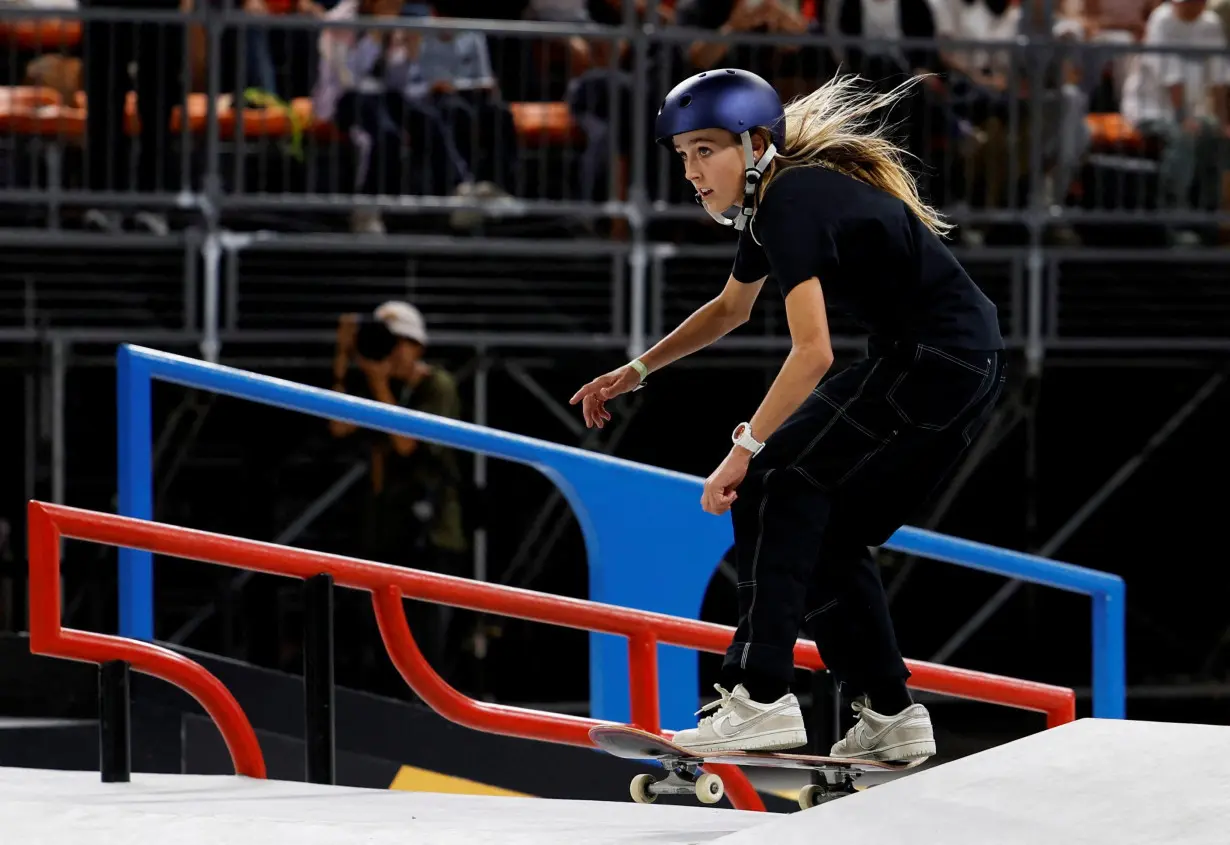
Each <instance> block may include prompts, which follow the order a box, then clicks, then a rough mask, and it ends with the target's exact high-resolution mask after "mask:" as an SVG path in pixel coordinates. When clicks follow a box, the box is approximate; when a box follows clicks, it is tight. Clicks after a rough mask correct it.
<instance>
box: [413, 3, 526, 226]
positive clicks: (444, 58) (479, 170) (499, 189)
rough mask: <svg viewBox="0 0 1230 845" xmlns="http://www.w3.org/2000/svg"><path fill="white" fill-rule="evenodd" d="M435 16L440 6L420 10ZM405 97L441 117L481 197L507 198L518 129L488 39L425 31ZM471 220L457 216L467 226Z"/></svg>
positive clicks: (514, 166) (416, 49) (514, 168)
mask: <svg viewBox="0 0 1230 845" xmlns="http://www.w3.org/2000/svg"><path fill="white" fill-rule="evenodd" d="M419 8H420V9H422V10H423V11H425V12H426V13H427V14H429V15H432V16H435V15H436V14H437V12H436V8H435V6H434V5H433V4H431V3H427V4H424V5H423V6H420V7H419ZM409 60H410V62H411V63H412V65H413V67H411V68H409V69H408V72H407V75H406V83H405V84H404V85H403V86H402V93H403V95H404V96H405V97H406V99H407V100H408V101H409V102H410V104H411V106H412V107H413V108H414V109H415V110H417V111H421V112H423V113H431V114H438V115H439V116H440V119H441V120H443V122H444V125H445V126H447V127H449V130H450V131H451V133H452V138H453V144H454V145H455V148H456V149H458V150H459V151H460V152H461V155H462V157H463V158H465V159H466V162H467V164H468V167H469V170H470V171H471V172H472V173H474V174H475V175H476V176H477V177H478V179H479V180H480V181H478V182H477V184H476V185H475V186H474V190H473V193H474V195H475V196H477V197H479V198H480V199H487V200H504V199H507V198H508V196H509V193H510V191H511V189H512V188H513V187H514V183H515V181H516V174H517V127H516V125H515V124H514V122H513V116H512V111H511V110H510V109H509V107H508V106H507V104H505V103H504V102H503V100H502V98H501V96H500V89H499V86H498V85H497V84H496V81H495V76H494V75H493V74H492V71H491V57H490V55H489V54H488V52H487V38H486V36H485V35H483V34H482V33H481V32H443V31H433V32H426V33H423V35H422V37H421V38H420V39H416V42H415V45H414V48H412V49H411V50H410V53H409ZM468 219H469V218H468V217H466V216H464V214H463V215H460V216H459V215H454V225H458V226H462V227H464V226H465V225H466V221H467V220H468Z"/></svg>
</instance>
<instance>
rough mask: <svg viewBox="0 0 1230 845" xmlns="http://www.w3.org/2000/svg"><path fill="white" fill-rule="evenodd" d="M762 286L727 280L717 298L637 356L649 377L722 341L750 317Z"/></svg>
mask: <svg viewBox="0 0 1230 845" xmlns="http://www.w3.org/2000/svg"><path fill="white" fill-rule="evenodd" d="M763 285H764V279H761V280H760V281H758V282H752V283H744V282H739V281H736V280H735V277H734V276H731V277H730V278H729V279H727V280H726V287H725V288H723V290H722V292H721V293H720V294H719V295H718V296H716V297H714V298H713V299H711V300H709V301H708V302H706V303H705V304H704V305H702V306H701V307H700V308H697V309H696V310H695V311H694V312H693V313H692V314H691V315H689V316H688V318H687V319H686V320H684V321H683V322H682V323H680V324H679V326H678V327H677V328H676V329H675V330H674V331H673V332H671V333H670V334H668V335H667V336H666V337H664V338H662V339H661V340H660V341H658V342H657V343H656V344H654V345H653V347H652V348H651V349H650V350H649V351H648V352H646V353H645V354H644V355H642V356H641V363H642V364H644V365H645V367H646V369H648V370H649V372H651V373H652V372H654V371H655V370H660V369H662V368H663V367H665V366H667V365H668V364H673V363H674V362H675V361H678V360H679V359H680V358H684V357H687V356H688V355H691V354H692V353H693V352H695V351H697V350H698V349H703V348H705V347H706V346H708V345H709V344H711V343H714V342H715V341H718V340H720V339H721V338H723V337H725V336H726V335H728V334H729V333H730V332H731V331H733V330H734V329H737V328H738V327H739V326H741V325H743V324H744V323H746V322H747V321H748V318H749V317H751V315H752V306H753V305H755V304H756V296H757V295H758V294H759V293H760V288H761V287H762V286H763Z"/></svg>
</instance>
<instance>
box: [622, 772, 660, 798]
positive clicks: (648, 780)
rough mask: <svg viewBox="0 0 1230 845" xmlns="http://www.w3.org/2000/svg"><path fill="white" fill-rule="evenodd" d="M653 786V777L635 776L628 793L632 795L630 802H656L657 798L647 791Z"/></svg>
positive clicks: (648, 775)
mask: <svg viewBox="0 0 1230 845" xmlns="http://www.w3.org/2000/svg"><path fill="white" fill-rule="evenodd" d="M653 784H654V777H653V775H650V774H643V775H637V776H636V777H634V778H633V779H632V785H631V786H630V787H629V789H628V791H629V792H631V793H632V800H633V801H635V802H636V803H638V804H652V803H653V802H654V801H657V800H658V796H656V795H654V794H653V793H652V792H650V791H649V788H650V787H651V786H653Z"/></svg>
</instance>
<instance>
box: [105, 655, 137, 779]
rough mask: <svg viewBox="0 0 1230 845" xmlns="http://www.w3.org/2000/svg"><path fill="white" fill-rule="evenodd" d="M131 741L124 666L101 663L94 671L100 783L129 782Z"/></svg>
mask: <svg viewBox="0 0 1230 845" xmlns="http://www.w3.org/2000/svg"><path fill="white" fill-rule="evenodd" d="M131 737H132V718H131V708H130V707H129V697H128V664H127V663H125V662H124V661H122V660H113V661H111V662H109V663H103V664H102V665H101V666H99V667H98V770H99V773H100V774H101V775H102V782H103V783H128V782H129V781H130V780H131V779H132V742H131Z"/></svg>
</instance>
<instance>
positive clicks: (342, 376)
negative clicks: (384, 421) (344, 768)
mask: <svg viewBox="0 0 1230 845" xmlns="http://www.w3.org/2000/svg"><path fill="white" fill-rule="evenodd" d="M426 350H427V328H426V325H425V323H424V321H423V315H422V314H421V313H419V310H418V309H417V308H415V307H414V306H413V305H410V304H408V303H405V302H386V303H384V304H383V305H381V306H380V307H379V308H377V309H376V310H375V312H373V314H372V316H371V317H366V318H362V319H361V318H360V317H359V316H358V315H355V314H346V315H343V316H342V318H341V319H340V321H339V325H338V337H337V350H336V352H335V355H334V363H333V389H334V390H337V391H339V392H342V393H354V394H357V395H361V396H366V397H368V398H371V399H375V400H376V401H379V402H387V403H389V404H390V405H397V406H399V407H403V408H410V409H412V410H415V411H421V412H423V413H427V414H435V415H437V416H443V417H451V418H453V419H457V418H459V417H460V415H461V397H460V395H459V394H458V391H457V384H456V382H455V381H454V379H453V377H452V375H451V374H450V373H448V371H446V370H444V369H443V368H441V367H438V366H434V365H432V364H428V363H427V362H426V361H424V360H423V355H424V353H425V352H426ZM352 363H353V364H354V365H356V366H355V367H352V366H351V364H352ZM357 430H358V426H355V425H352V424H350V423H344V422H340V421H337V420H330V421H329V431H330V433H331V434H332V435H333V436H334V437H336V438H349V437H352V436H354V435H355V433H356V431H357ZM359 436H361V437H364V438H365V440H367V441H369V442H368V443H365V444H364V445H365V446H367V445H370V458H371V466H370V485H369V487H368V491H367V497H366V500H365V502H364V504H363V516H362V520H361V539H360V550H359V552H358V553H359V555H360V556H362V557H363V558H365V559H367V560H373V561H378V562H381V563H391V564H397V565H400V566H407V567H412V568H415V569H422V570H427V571H432V572H442V573H446V574H449V575H466V574H468V572H469V568H468V566H467V558H466V556H465V552H466V551H467V549H468V543H467V540H466V535H465V531H464V528H463V525H462V512H461V483H462V480H461V473H460V471H459V469H458V466H457V460H456V455H455V453H454V452H453V451H452V450H451V449H448V448H446V447H443V446H439V445H437V444H434V443H428V442H425V441H420V440H416V439H414V438H413V437H402V436H399V435H390V434H384V433H381V432H374V431H364V432H362V433H361V434H360V435H359ZM408 612H409V614H410V619H411V624H410V630H411V633H413V634H414V637H415V639H416V640H417V641H418V643H419V647H420V648H421V650H422V651H423V654H424V656H425V657H426V658H427V659H428V661H429V662H430V663H431V665H432V666H433V667H434V668H435V669H436V670H437V671H438V672H440V674H441V675H445V676H446V677H447V675H448V669H449V668H450V666H451V664H452V662H453V661H454V660H455V659H456V654H455V650H452V649H449V650H447V651H446V649H445V642H446V640H445V637H446V634H447V628H448V623H449V620H450V617H451V609H450V608H447V607H444V606H442V605H434V604H426V603H423V602H418V601H416V602H412V603H411V606H410V608H409V609H408ZM368 615H370V613H369V614H368ZM369 649H371V650H372V651H371V659H372V660H375V657H376V654H377V653H378V652H377V649H379V637H375V638H374V639H373V641H372V642H370V643H369V642H364V643H363V652H364V655H365V658H364V662H366V661H367V659H368V657H367V653H368V650H369Z"/></svg>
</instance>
